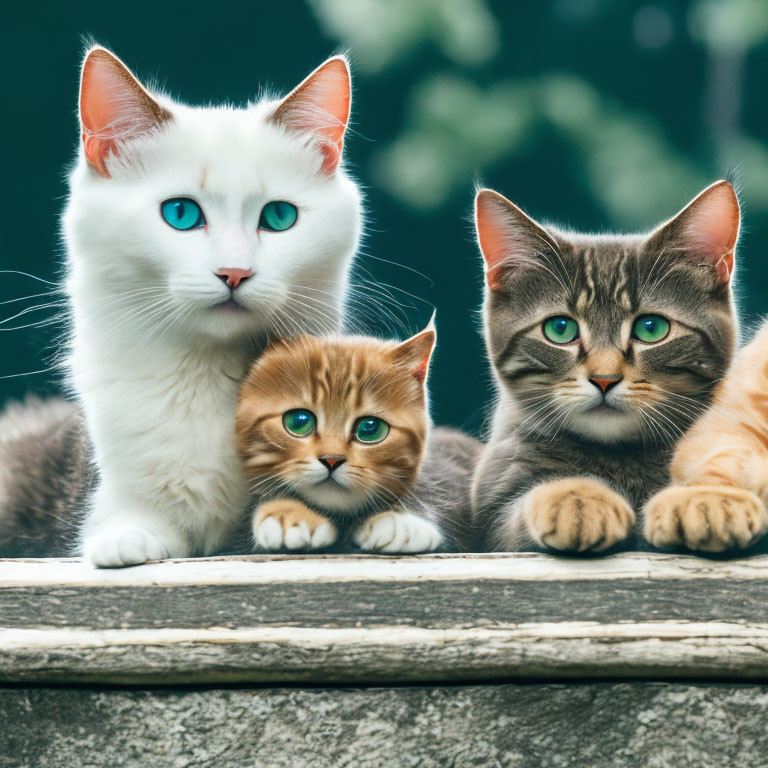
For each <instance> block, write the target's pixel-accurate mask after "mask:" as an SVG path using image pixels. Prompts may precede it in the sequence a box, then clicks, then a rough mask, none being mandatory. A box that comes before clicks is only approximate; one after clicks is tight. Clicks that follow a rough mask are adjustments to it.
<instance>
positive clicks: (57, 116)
mask: <svg viewBox="0 0 768 768" xmlns="http://www.w3.org/2000/svg"><path fill="white" fill-rule="evenodd" d="M83 35H89V36H92V37H93V38H94V39H95V40H96V41H98V42H100V43H103V44H105V45H107V46H110V47H112V48H113V49H114V50H115V51H116V52H117V53H118V54H119V55H120V56H121V57H123V58H124V59H125V60H126V61H127V63H128V64H129V65H130V66H131V67H133V68H134V70H135V71H136V72H137V74H138V75H139V76H140V77H142V78H144V79H154V80H156V82H158V83H159V84H160V85H161V86H162V87H164V88H165V89H167V90H168V91H169V92H170V93H171V94H173V95H175V96H178V97H179V98H181V99H183V100H186V101H189V102H191V103H205V102H209V101H225V100H229V101H234V102H244V101H246V100H248V99H249V98H252V97H253V96H255V95H256V94H257V93H258V92H259V90H260V88H261V87H263V86H269V87H272V88H275V89H278V90H281V91H286V90H288V89H290V88H291V87H292V86H293V85H295V84H296V83H298V82H299V81H300V80H301V79H302V78H303V77H304V76H305V75H306V74H307V73H308V72H309V71H310V70H311V69H312V68H313V67H315V66H316V65H317V64H319V63H320V62H321V61H322V60H323V59H324V58H325V57H326V56H328V55H329V54H331V53H333V52H334V51H336V50H339V49H346V50H349V52H350V53H351V57H352V62H353V75H354V77H355V99H354V118H355V122H354V132H353V134H352V135H351V136H350V139H349V141H348V143H347V152H348V155H347V156H348V160H349V163H350V166H351V168H352V170H353V172H354V174H355V175H356V176H357V178H358V179H359V180H360V181H361V182H362V184H363V185H364V186H365V188H366V195H367V206H368V212H369V230H368V237H367V239H366V241H365V247H364V254H363V255H362V257H361V259H360V264H359V270H358V275H357V279H356V282H357V284H358V285H359V286H361V287H360V289H359V290H360V291H362V292H363V295H365V288H366V285H368V283H367V282H366V281H369V280H373V281H376V282H377V283H380V284H386V285H387V286H392V287H391V288H390V289H389V290H390V291H391V294H392V297H393V299H394V300H395V301H396V302H397V304H399V305H400V307H399V308H398V307H396V306H394V305H391V306H390V309H391V310H392V311H395V312H396V313H397V314H398V317H399V321H398V323H397V324H396V327H395V328H393V327H392V322H391V318H390V319H389V321H388V320H387V313H383V314H382V322H381V323H380V324H379V327H378V328H375V327H374V328H371V330H378V331H380V332H386V329H387V326H389V327H390V330H397V331H398V332H399V333H402V334H405V333H407V332H411V331H414V330H417V329H418V328H419V327H421V326H422V325H423V324H424V323H425V322H426V320H427V319H428V317H429V315H430V313H431V308H432V306H433V305H434V306H435V307H437V311H438V331H439V348H438V355H437V358H436V365H435V367H434V369H433V379H432V390H433V398H432V400H433V410H434V413H435V416H436V419H437V421H439V422H443V423H451V424H454V425H457V426H464V427H466V428H470V429H474V430H478V429H480V428H481V426H482V422H483V417H484V415H485V414H486V412H487V409H488V405H489V400H490V398H491V394H492V387H491V384H490V377H489V375H488V372H487V366H486V363H485V360H484V355H483V349H482V339H481V335H480V318H479V314H478V308H479V303H480V299H481V293H482V279H481V278H482V270H481V263H480V258H479V256H478V255H477V252H476V249H475V247H474V244H473V238H472V231H471V225H470V218H469V214H470V209H471V198H472V189H473V182H474V181H475V180H476V179H480V180H482V182H483V183H486V184H488V185H490V186H493V187H495V188H497V189H499V190H500V191H502V192H503V193H504V194H505V195H507V197H510V198H511V199H512V200H514V201H515V202H517V203H518V204H519V205H521V206H522V207H523V208H524V209H525V210H526V211H528V212H529V213H530V214H532V215H533V216H535V217H537V218H539V219H541V220H545V221H546V220H551V221H556V222H559V223H560V224H563V225H568V226H572V227H577V228H585V229H589V230H594V231H604V230H607V229H621V230H631V229H647V228H650V227H652V226H654V225H655V224H656V223H657V222H658V221H659V220H661V219H663V218H666V217H668V216H670V215H672V214H673V213H675V212H676V211H677V210H678V209H679V208H681V207H682V206H683V204H684V203H685V202H687V201H688V199H689V198H691V197H692V196H693V195H694V194H696V192H697V191H698V190H699V189H700V188H703V187H704V186H705V185H706V184H708V183H709V182H711V181H713V180H715V179H717V178H720V177H722V176H724V175H730V176H731V177H732V178H734V179H735V180H736V181H737V185H738V186H739V188H740V190H741V196H742V201H743V204H744V213H745V226H744V229H743V236H742V241H741V249H740V253H739V256H740V268H739V286H740V297H741V307H742V311H743V314H744V316H745V318H746V319H747V324H750V323H753V322H754V320H755V318H756V316H757V314H758V313H760V312H762V311H764V310H765V308H766V306H767V305H768V299H767V297H766V291H765V289H764V285H765V284H766V278H767V277H768V266H767V265H766V259H765V257H764V255H763V254H764V253H765V251H766V245H768V104H767V101H766V98H765V83H766V81H767V80H768V2H765V0H691V1H690V2H683V1H680V2H671V1H670V2H646V1H644V0H542V1H541V2H518V1H516V2H511V1H509V0H508V1H507V2H502V1H499V2H491V0H306V1H305V2H301V1H300V0H284V2H281V3H274V2H270V3H264V2H258V1H254V0H250V2H245V1H241V0H217V2H215V3H211V2H205V3H203V2H199V3H197V2H193V1H192V0H185V1H184V2H181V1H180V0H162V1H161V2H158V0H153V1H152V2H149V0H133V2H131V3H115V4H105V3H101V2H90V1H88V2H77V0H74V1H73V2H66V3H65V2H61V1H60V0H58V1H57V2H44V1H43V2H38V3H13V4H8V5H6V6H5V7H4V8H3V10H2V23H1V24H0V78H2V79H1V80H0V86H1V88H2V91H1V92H2V102H3V104H4V110H3V112H4V118H3V120H2V122H1V123H0V132H2V147H3V153H2V168H3V179H2V183H1V184H0V189H2V194H3V197H4V202H3V206H2V212H3V213H2V219H0V269H3V270H20V271H24V272H27V273H30V274H32V275H35V276H37V277H39V278H42V279H44V280H52V281H56V280H57V279H58V277H59V275H60V272H59V264H60V260H61V253H60V245H59V240H58V214H59V211H60V209H61V206H62V203H63V196H64V195H65V192H66V186H65V182H64V175H65V170H66V167H67V164H68V163H69V162H70V161H71V158H72V157H73V155H74V151H75V147H76V141H77V128H76V113H75V109H76V86H77V77H78V67H79V60H80V55H81V51H82V47H83V43H82V36H83ZM50 288H51V286H49V285H48V284H46V283H41V282H37V281H36V280H33V279H32V278H30V277H23V276H20V275H13V274H8V273H3V274H0V301H2V302H9V301H11V302H12V303H4V304H1V305H0V310H2V312H1V313H0V357H1V358H2V365H1V366H0V377H5V378H0V403H1V402H3V401H4V400H6V399H7V398H10V397H21V396H23V394H24V393H26V392H41V393H45V392H52V391H56V390H57V389H58V386H59V384H58V374H57V373H56V372H55V371H52V370H46V369H48V368H49V367H50V365H51V362H50V361H51V356H52V354H53V353H54V352H55V350H56V348H57V344H58V342H57V339H58V338H60V336H61V333H60V332H61V330H62V324H61V322H60V320H59V319H58V318H59V315H58V314H57V313H58V312H60V309H61V308H60V307H59V306H57V303H58V302H59V301H60V299H59V298H58V297H57V295H56V294H55V293H51V294H47V295H43V296H38V297H31V298H28V299H24V300H21V301H14V300H16V299H22V298H23V297H27V296H31V295H32V294H38V293H44V292H46V291H47V290H49V289H50ZM370 302H371V306H372V307H378V306H379V304H380V302H379V299H378V298H377V297H376V296H375V295H371V297H370ZM25 310H28V311H25ZM18 313H22V314H18ZM14 315H18V316H17V317H15V319H14V318H13V316H14ZM30 325H31V326H32V327H24V326H30ZM34 371H43V372H42V373H32V372H34ZM18 374H27V375H18Z"/></svg>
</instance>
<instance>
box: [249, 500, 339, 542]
mask: <svg viewBox="0 0 768 768" xmlns="http://www.w3.org/2000/svg"><path fill="white" fill-rule="evenodd" d="M337 537H338V531H337V530H336V526H335V525H334V524H333V523H332V522H331V521H330V520H328V518H326V517H323V516H322V515H319V514H318V513H317V512H315V511H314V510H311V509H309V507H307V506H306V505H305V504H302V503H301V502H300V501H295V500H293V499H276V500H274V501H268V502H266V503H265V504H262V505H261V506H260V507H258V509H257V510H256V512H255V513H254V516H253V540H254V541H255V542H256V544H257V545H258V546H259V547H261V548H262V549H282V548H283V547H285V548H286V549H323V548H324V547H330V546H331V544H333V543H334V542H335V541H336V538H337Z"/></svg>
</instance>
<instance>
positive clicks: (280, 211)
mask: <svg viewBox="0 0 768 768" xmlns="http://www.w3.org/2000/svg"><path fill="white" fill-rule="evenodd" d="M298 218H299V210H298V208H296V206H295V205H293V204H292V203H286V202H285V200H273V201H272V202H271V203H267V204H266V205H265V206H264V207H263V208H262V209H261V218H260V219H259V229H266V230H267V231H268V232H284V231H285V230H286V229H290V228H291V227H292V226H293V225H294V224H295V223H296V219H298Z"/></svg>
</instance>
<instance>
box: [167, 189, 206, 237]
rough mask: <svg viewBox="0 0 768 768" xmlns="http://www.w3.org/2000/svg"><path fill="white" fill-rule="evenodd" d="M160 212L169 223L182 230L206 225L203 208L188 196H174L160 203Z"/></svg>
mask: <svg viewBox="0 0 768 768" xmlns="http://www.w3.org/2000/svg"><path fill="white" fill-rule="evenodd" d="M160 213H161V214H162V215H163V219H165V222H166V223H167V224H170V226H172V227H173V228H174V229H180V230H182V231H184V230H187V229H200V227H204V226H205V216H203V209H202V208H201V207H200V206H199V205H198V204H197V203H196V202H195V201H194V200H190V199H189V198H188V197H173V198H171V199H170V200H165V201H164V202H163V203H161V204H160Z"/></svg>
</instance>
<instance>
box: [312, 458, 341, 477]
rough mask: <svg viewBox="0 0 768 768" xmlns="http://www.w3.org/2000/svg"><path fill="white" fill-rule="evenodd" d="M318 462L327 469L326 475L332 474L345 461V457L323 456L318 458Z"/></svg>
mask: <svg viewBox="0 0 768 768" xmlns="http://www.w3.org/2000/svg"><path fill="white" fill-rule="evenodd" d="M317 458H318V461H319V462H320V463H321V464H322V465H323V466H325V467H328V474H329V475H330V474H333V471H334V470H335V469H337V468H338V467H340V466H341V465H342V464H343V463H344V462H345V461H346V460H347V457H346V456H338V455H333V456H330V455H328V454H326V455H325V456H318V457H317Z"/></svg>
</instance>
